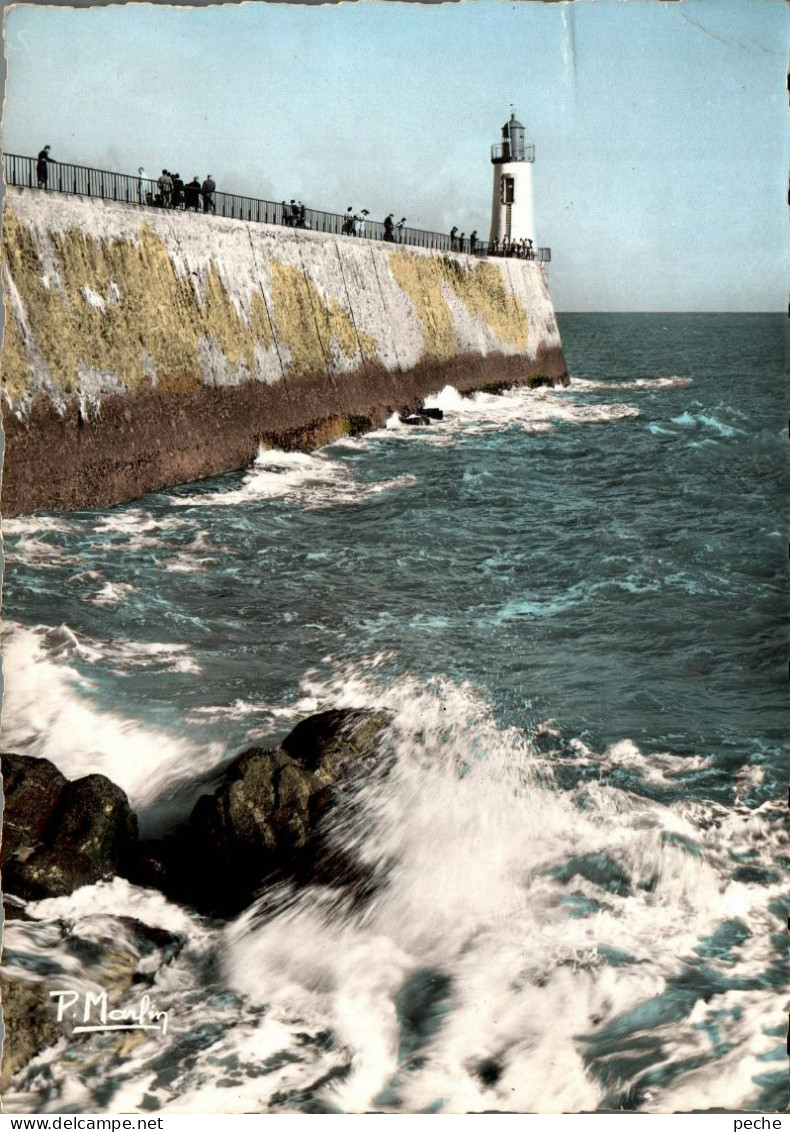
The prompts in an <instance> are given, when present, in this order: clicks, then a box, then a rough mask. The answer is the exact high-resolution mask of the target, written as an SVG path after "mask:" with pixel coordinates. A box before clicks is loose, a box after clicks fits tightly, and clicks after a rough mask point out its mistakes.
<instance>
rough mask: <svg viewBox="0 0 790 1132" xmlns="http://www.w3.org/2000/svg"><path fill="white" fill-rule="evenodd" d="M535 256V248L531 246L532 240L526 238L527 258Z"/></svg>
mask: <svg viewBox="0 0 790 1132" xmlns="http://www.w3.org/2000/svg"><path fill="white" fill-rule="evenodd" d="M534 258H535V249H534V248H533V246H532V240H527V259H534Z"/></svg>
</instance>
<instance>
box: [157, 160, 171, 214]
mask: <svg viewBox="0 0 790 1132" xmlns="http://www.w3.org/2000/svg"><path fill="white" fill-rule="evenodd" d="M156 187H157V188H158V189H159V196H160V198H161V200H162V208H170V198H171V196H172V195H173V180H172V178H171V176H170V174H169V173H168V171H167V170H166V169H163V170H162V176H161V177H160V178H159V180H158V181H157V182H156Z"/></svg>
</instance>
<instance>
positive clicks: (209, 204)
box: [200, 173, 217, 212]
mask: <svg viewBox="0 0 790 1132" xmlns="http://www.w3.org/2000/svg"><path fill="white" fill-rule="evenodd" d="M216 191H217V186H216V185H215V184H214V182H213V180H212V178H211V174H210V173H207V174H206V179H205V181H204V182H203V184H202V185H201V186H200V194H201V196H202V197H203V211H204V212H213V211H214V193H215V192H216Z"/></svg>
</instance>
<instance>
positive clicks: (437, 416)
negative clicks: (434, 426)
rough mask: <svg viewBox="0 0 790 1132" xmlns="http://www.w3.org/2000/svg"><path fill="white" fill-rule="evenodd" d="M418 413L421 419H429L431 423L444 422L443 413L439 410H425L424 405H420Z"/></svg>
mask: <svg viewBox="0 0 790 1132" xmlns="http://www.w3.org/2000/svg"><path fill="white" fill-rule="evenodd" d="M419 413H420V416H421V417H430V419H431V420H432V421H443V420H444V413H443V412H442V410H441V409H433V408H426V407H425V405H422V406H421V408H420V410H419Z"/></svg>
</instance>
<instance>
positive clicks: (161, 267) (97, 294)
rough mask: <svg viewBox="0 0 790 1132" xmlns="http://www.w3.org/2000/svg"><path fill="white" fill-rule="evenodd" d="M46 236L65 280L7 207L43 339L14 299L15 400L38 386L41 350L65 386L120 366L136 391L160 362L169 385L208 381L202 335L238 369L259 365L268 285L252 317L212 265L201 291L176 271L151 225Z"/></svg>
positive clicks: (66, 389)
mask: <svg viewBox="0 0 790 1132" xmlns="http://www.w3.org/2000/svg"><path fill="white" fill-rule="evenodd" d="M46 238H48V239H49V241H50V246H51V251H52V256H53V263H54V266H55V270H56V272H57V279H54V278H52V273H51V272H50V273H48V272H47V271H46V268H45V264H44V259H43V255H42V250H41V249H40V248H39V246H38V244H37V242H36V237H35V235H34V233H33V232H32V231H31V230H30V229H29V228H28V227H27V226H26V225H24V224H21V223H20V222H19V221H18V220H17V219H16V217H15V216H14V214H13V212H12V211H11V210H10V209H6V210H5V215H4V225H3V251H4V257H5V262H6V265H7V269H8V271H9V273H10V275H11V278H12V280H13V283H14V286H15V288H16V290H17V292H18V295H19V299H20V304H19V305H20V306H21V318H20V320H19V321H20V323H22V324H24V322H27V324H28V325H29V326H30V327H34V328H35V339H34V341H32V342H31V341H25V335H24V332H22V333H20V329H21V328H20V326H19V325H17V324H16V322H15V319H14V314H13V304H9V305H8V315H9V317H8V318H7V325H6V331H5V335H4V342H3V352H2V375H3V383H4V387H5V389H6V391H7V393H8V395H9V396H10V397H11V399H12V402H13V401H15V400H17V399H18V398H19V397H21V396H23V395H24V393H25V392H29V391H30V390H31V385H32V384H35V382H34V377H35V376H36V361H37V358H40V359H41V360H42V361H43V362H44V363H45V365H46V368H47V371H48V376H49V379H50V381H52V382H54V384H55V385H56V386H58V387H60V389H61V390H62V391H63V393H64V394H69V393H71V392H73V391H74V390H75V388H76V386H77V381H78V377H79V374H80V372H81V370H85V369H87V370H94V371H99V372H102V373H109V374H112V375H114V376H115V378H116V379H117V381H118V383H119V384H120V385H122V386H123V387H125V388H127V389H134V388H135V387H136V386H138V385H139V384H141V383H142V382H143V381H147V380H148V376H147V375H148V373H150V367H151V363H153V366H154V368H155V372H156V375H157V377H158V380H159V381H160V382H161V383H162V384H163V385H165V386H167V387H170V388H184V387H190V386H194V385H196V384H198V383H199V382H200V381H201V380H202V367H201V362H200V358H199V351H198V347H199V344H200V342H201V340H202V339H205V338H206V337H209V338H211V339H213V340H214V341H216V342H217V343H218V345H219V346H220V348H221V350H222V351H223V353H224V355H225V357H226V359H227V361H228V364H229V366H230V367H231V368H232V369H237V368H238V367H240V366H243V367H245V368H246V369H247V370H248V371H252V370H253V369H254V366H255V349H256V344H259V345H260V346H261V347H263V348H264V349H266V348H268V347H269V346H270V345H271V344H272V332H271V327H270V324H269V319H268V315H267V312H266V307H265V303H264V300H263V298H262V296H261V295H260V294H259V293H253V294H252V296H251V299H250V317H249V321H247V319H246V318H245V317H244V315H243V314H241V313H240V312H239V310H238V309H237V307H236V305H235V304H234V302H233V300H232V299H231V297H230V295H229V294H228V291H227V289H226V287H225V285H224V284H223V282H222V279H221V276H220V273H219V269H218V267H217V266H216V264H214V263H212V264H211V265H210V266H209V269H208V271H207V272H206V274H205V277H204V278H203V280H202V289H203V298H202V299H201V298H200V296H199V295H198V292H197V289H196V288H195V286H194V285H193V283H192V280H191V278H189V277H188V276H180V275H179V274H178V273H177V272H176V269H175V267H174V265H173V262H172V260H171V258H170V254H169V251H168V248H167V245H166V243H165V242H164V241H163V240H162V239H161V238H160V237H159V236H157V235H156V234H155V233H154V232H153V231H151V229H150V228H149V227H148V226H147V225H145V224H143V225H142V226H141V228H140V231H139V236H138V239H137V240H136V241H135V240H132V239H129V238H124V237H119V238H117V239H94V238H92V237H90V236H88V235H86V234H85V233H84V232H81V231H80V230H79V229H69V230H68V231H66V232H65V233H63V234H60V233H56V232H51V233H49V235H48V237H46ZM39 376H40V375H39ZM38 384H39V385H40V382H39V383H38Z"/></svg>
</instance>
